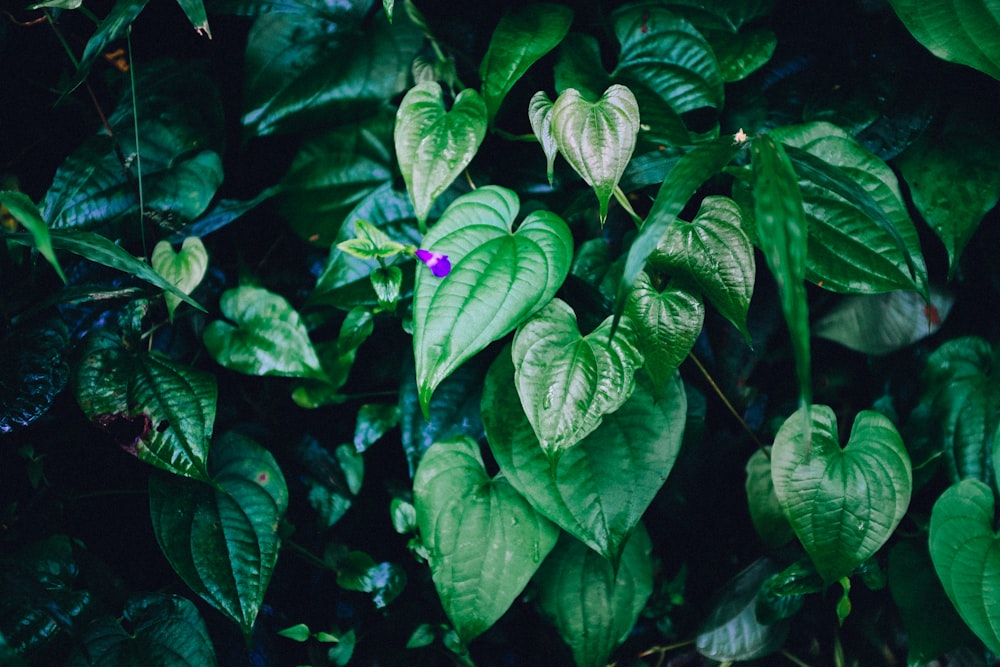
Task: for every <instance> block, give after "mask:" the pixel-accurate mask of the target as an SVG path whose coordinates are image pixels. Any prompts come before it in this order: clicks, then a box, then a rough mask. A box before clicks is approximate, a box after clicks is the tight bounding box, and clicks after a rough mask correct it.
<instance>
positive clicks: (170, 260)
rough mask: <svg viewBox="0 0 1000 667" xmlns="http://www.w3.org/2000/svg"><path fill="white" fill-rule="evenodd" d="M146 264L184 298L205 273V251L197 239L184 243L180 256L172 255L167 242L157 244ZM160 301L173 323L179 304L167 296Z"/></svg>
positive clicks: (172, 295)
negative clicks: (151, 266) (163, 303)
mask: <svg viewBox="0 0 1000 667" xmlns="http://www.w3.org/2000/svg"><path fill="white" fill-rule="evenodd" d="M150 263H151V264H152V265H153V270H154V271H156V272H157V273H159V274H160V275H161V276H163V277H164V278H165V279H167V280H169V281H170V282H171V283H172V284H173V285H174V287H176V288H177V289H179V290H180V291H181V292H183V293H184V294H190V293H191V292H193V291H194V288H195V287H197V286H198V285H199V284H200V283H201V281H202V279H203V278H204V277H205V272H206V271H207V270H208V251H207V250H205V244H204V243H202V242H201V239H200V238H198V237H197V236H189V237H188V238H186V239H184V243H182V244H181V250H180V252H174V248H173V246H171V245H170V242H169V241H160V242H159V243H157V244H156V245H155V246H154V247H153V254H152V256H151V257H150ZM164 298H165V299H166V301H167V312H168V313H169V314H170V320H171V321H173V319H174V311H175V310H177V306H179V305H180V303H181V300H180V299H179V298H178V297H177V296H175V295H174V294H171V293H169V292H168V293H167V294H165V295H164Z"/></svg>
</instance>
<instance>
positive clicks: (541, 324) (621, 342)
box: [511, 299, 642, 461]
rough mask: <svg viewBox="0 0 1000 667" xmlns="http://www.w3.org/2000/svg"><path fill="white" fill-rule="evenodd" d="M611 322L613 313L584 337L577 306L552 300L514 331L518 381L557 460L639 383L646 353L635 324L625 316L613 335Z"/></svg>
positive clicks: (531, 419)
mask: <svg viewBox="0 0 1000 667" xmlns="http://www.w3.org/2000/svg"><path fill="white" fill-rule="evenodd" d="M611 323H612V319H611V318H610V317H609V318H607V319H606V320H605V321H604V322H603V323H602V324H601V325H600V326H599V327H598V328H597V329H595V330H594V331H592V332H591V333H589V334H587V335H586V336H582V335H581V334H580V330H579V329H578V328H577V323H576V314H575V313H574V312H573V309H572V308H570V307H569V306H568V305H567V304H566V302H565V301H562V300H560V299H553V300H552V301H551V302H549V304H548V305H547V306H545V308H543V309H542V310H541V311H539V312H538V314H536V315H535V316H534V317H533V318H532V319H531V320H529V321H528V322H526V323H525V324H524V325H522V326H521V327H520V329H518V331H517V335H515V336H514V343H513V347H512V349H511V354H512V357H513V361H514V368H515V373H514V384H515V386H516V387H517V393H518V395H519V396H520V398H521V405H522V406H523V408H524V412H525V415H527V417H528V421H529V422H530V423H531V428H532V430H534V432H535V435H536V436H537V438H538V442H539V444H540V445H541V448H542V450H543V451H544V452H545V455H546V456H547V457H549V459H550V460H552V461H557V460H558V459H559V457H560V456H561V455H562V454H563V453H564V452H565V450H567V449H569V448H570V447H572V446H573V445H575V444H577V443H578V442H580V440H582V439H583V438H584V437H586V436H587V435H589V434H590V433H592V432H593V431H594V430H595V429H596V428H597V427H598V426H600V424H601V421H602V420H603V419H604V417H605V415H607V414H609V413H612V412H614V411H615V410H617V409H618V408H620V407H621V406H622V404H623V403H625V401H627V400H628V398H629V397H630V396H631V395H632V391H633V389H634V388H635V371H636V370H637V369H638V368H639V367H640V366H641V365H642V353H641V352H639V350H638V349H637V348H636V346H635V343H634V342H633V339H634V333H633V332H632V329H631V323H630V322H629V321H628V320H623V321H622V324H621V325H620V326H619V327H618V330H617V332H616V333H615V335H614V336H613V337H612V336H611ZM609 339H610V342H609Z"/></svg>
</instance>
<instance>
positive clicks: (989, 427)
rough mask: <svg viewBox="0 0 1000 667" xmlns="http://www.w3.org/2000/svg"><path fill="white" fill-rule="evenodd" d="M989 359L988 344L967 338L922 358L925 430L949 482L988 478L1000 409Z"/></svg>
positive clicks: (991, 354)
mask: <svg viewBox="0 0 1000 667" xmlns="http://www.w3.org/2000/svg"><path fill="white" fill-rule="evenodd" d="M995 358H996V353H995V352H994V350H993V349H992V348H991V347H990V344H989V343H988V342H986V341H985V340H984V339H982V338H978V337H972V336H969V337H962V338H953V339H952V340H949V341H947V342H946V343H944V344H943V345H941V346H940V347H939V348H938V349H937V350H935V351H934V352H933V353H932V354H931V355H930V356H929V357H928V358H927V366H926V367H925V369H924V375H923V381H924V385H925V387H926V389H925V391H924V397H923V399H924V401H927V402H929V404H930V409H931V415H932V416H933V418H934V419H933V422H932V426H931V428H932V429H933V433H934V436H935V438H936V439H937V442H939V443H940V445H941V448H942V451H943V453H944V461H945V466H946V468H947V470H948V473H949V475H950V477H951V479H952V481H959V480H962V479H966V478H969V477H973V478H976V479H979V480H982V481H984V482H985V481H988V480H989V478H990V472H991V471H990V465H989V461H990V458H991V450H992V447H993V437H994V434H995V433H996V430H997V419H996V410H997V406H998V405H1000V388H998V386H997V381H996V376H995V373H994V371H993V369H994V368H995V364H996V362H995ZM995 464H996V461H995V460H994V465H995Z"/></svg>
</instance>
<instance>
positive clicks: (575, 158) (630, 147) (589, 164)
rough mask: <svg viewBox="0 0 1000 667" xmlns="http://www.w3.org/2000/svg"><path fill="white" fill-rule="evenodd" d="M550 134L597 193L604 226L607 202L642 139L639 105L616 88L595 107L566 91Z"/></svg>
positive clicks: (557, 104)
mask: <svg viewBox="0 0 1000 667" xmlns="http://www.w3.org/2000/svg"><path fill="white" fill-rule="evenodd" d="M552 133H553V135H554V136H555V138H556V144H557V145H558V146H559V152H560V153H562V155H563V157H564V158H566V161H567V162H569V164H570V166H571V167H573V169H575V170H576V173H578V174H580V176H581V177H583V180H585V181H586V182H587V185H589V186H590V187H592V188H593V189H594V194H596V195H597V201H598V203H599V205H600V216H601V224H604V219H605V218H607V216H608V202H609V201H610V200H611V195H612V193H614V191H615V188H616V187H618V181H620V180H621V177H622V174H623V173H624V172H625V167H626V166H628V161H629V160H630V159H631V158H632V152H633V151H634V150H635V142H636V137H638V135H639V104H638V102H636V101H635V95H633V94H632V91H631V90H629V89H628V88H626V87H625V86H621V85H618V84H615V85H613V86H611V87H610V88H608V89H607V90H606V91H604V95H602V96H601V99H599V100H597V101H596V102H590V101H588V100H586V99H584V98H583V95H581V94H580V91H578V90H575V89H572V88H571V89H569V90H566V91H563V93H562V94H561V95H559V97H558V99H556V102H555V105H554V106H553V107H552Z"/></svg>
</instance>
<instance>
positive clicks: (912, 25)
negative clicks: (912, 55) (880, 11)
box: [889, 0, 1000, 79]
mask: <svg viewBox="0 0 1000 667" xmlns="http://www.w3.org/2000/svg"><path fill="white" fill-rule="evenodd" d="M889 4H890V5H892V8H893V10H894V11H895V12H896V14H897V15H898V16H899V20H900V21H902V22H903V24H904V25H905V26H906V29H907V30H909V31H910V34H912V35H913V36H914V37H915V38H916V40H917V41H918V42H920V43H921V44H923V45H924V46H926V47H927V48H928V49H929V50H930V52H931V53H933V54H934V55H936V56H937V57H939V58H944V59H945V60H948V61H950V62H955V63H961V64H963V65H969V66H970V67H975V68H976V69H978V70H979V71H981V72H985V73H986V74H989V75H990V76H992V77H993V78H994V79H1000V37H998V36H997V35H998V34H1000V17H998V16H997V8H996V5H995V4H994V3H993V2H991V1H990V0H929V1H928V0H889Z"/></svg>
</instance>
